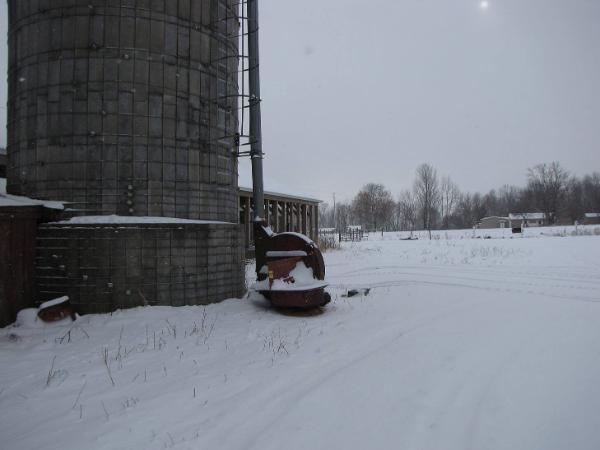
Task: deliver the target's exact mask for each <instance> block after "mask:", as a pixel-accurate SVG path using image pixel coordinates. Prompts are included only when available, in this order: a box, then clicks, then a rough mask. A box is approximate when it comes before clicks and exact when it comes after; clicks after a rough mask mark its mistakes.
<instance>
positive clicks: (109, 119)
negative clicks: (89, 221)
mask: <svg viewBox="0 0 600 450" xmlns="http://www.w3.org/2000/svg"><path fill="white" fill-rule="evenodd" d="M8 3H9V21H10V25H9V76H8V78H9V100H8V112H9V114H8V167H7V172H8V174H7V175H8V183H7V190H8V192H9V193H12V194H18V195H25V196H29V197H34V198H42V199H53V200H61V201H65V202H68V203H69V204H70V209H71V210H72V211H73V212H74V214H80V215H95V214H120V215H150V216H169V217H179V218H188V219H203V220H220V221H228V222H235V221H236V220H237V160H236V157H235V155H234V152H233V150H234V141H235V134H236V131H237V128H238V123H237V97H236V96H237V94H238V86H237V79H238V73H237V71H238V48H237V42H238V38H237V35H238V34H239V31H238V18H237V6H235V5H236V4H237V2H234V1H231V0H219V1H217V0H174V1H165V0H161V1H158V0H86V1H80V0H9V2H8Z"/></svg>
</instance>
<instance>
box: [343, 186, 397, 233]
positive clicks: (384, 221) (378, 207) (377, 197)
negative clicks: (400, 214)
mask: <svg viewBox="0 0 600 450" xmlns="http://www.w3.org/2000/svg"><path fill="white" fill-rule="evenodd" d="M394 206H395V202H394V199H393V198H392V194H391V193H390V191H388V190H387V189H386V188H385V187H384V186H383V185H382V184H378V183H368V184H366V185H365V186H363V188H362V189H361V190H360V192H359V193H358V194H356V197H354V201H353V202H352V209H353V210H354V213H355V214H356V217H357V218H358V220H359V221H360V222H361V225H364V226H366V227H367V228H368V229H371V230H377V229H379V228H384V227H386V226H387V225H389V223H390V220H391V218H392V216H393V214H394Z"/></svg>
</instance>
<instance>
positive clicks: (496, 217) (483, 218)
mask: <svg viewBox="0 0 600 450" xmlns="http://www.w3.org/2000/svg"><path fill="white" fill-rule="evenodd" d="M490 219H500V220H508V217H503V216H488V217H482V218H481V219H480V220H490Z"/></svg>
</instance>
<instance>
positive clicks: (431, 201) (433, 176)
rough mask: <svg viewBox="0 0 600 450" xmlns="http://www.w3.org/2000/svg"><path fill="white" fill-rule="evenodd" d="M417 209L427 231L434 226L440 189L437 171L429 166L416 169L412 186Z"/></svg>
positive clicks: (425, 165)
mask: <svg viewBox="0 0 600 450" xmlns="http://www.w3.org/2000/svg"><path fill="white" fill-rule="evenodd" d="M414 192H415V197H416V200H417V208H418V211H419V214H420V215H421V218H422V219H423V228H424V229H426V230H428V231H429V237H430V238H431V228H432V227H433V226H434V225H435V224H434V220H435V217H436V214H437V206H438V203H439V200H440V188H439V182H438V178H437V171H436V170H435V169H434V168H433V167H432V166H430V165H429V164H421V165H420V166H419V167H417V179H416V180H415V185H414Z"/></svg>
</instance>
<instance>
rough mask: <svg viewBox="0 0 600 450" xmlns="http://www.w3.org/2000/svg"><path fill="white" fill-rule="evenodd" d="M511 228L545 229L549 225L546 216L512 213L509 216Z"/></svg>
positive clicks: (539, 213) (534, 213)
mask: <svg viewBox="0 0 600 450" xmlns="http://www.w3.org/2000/svg"><path fill="white" fill-rule="evenodd" d="M508 220H509V227H510V228H529V227H543V226H546V225H548V218H547V217H546V214H544V213H541V212H533V213H510V214H509V215H508Z"/></svg>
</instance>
